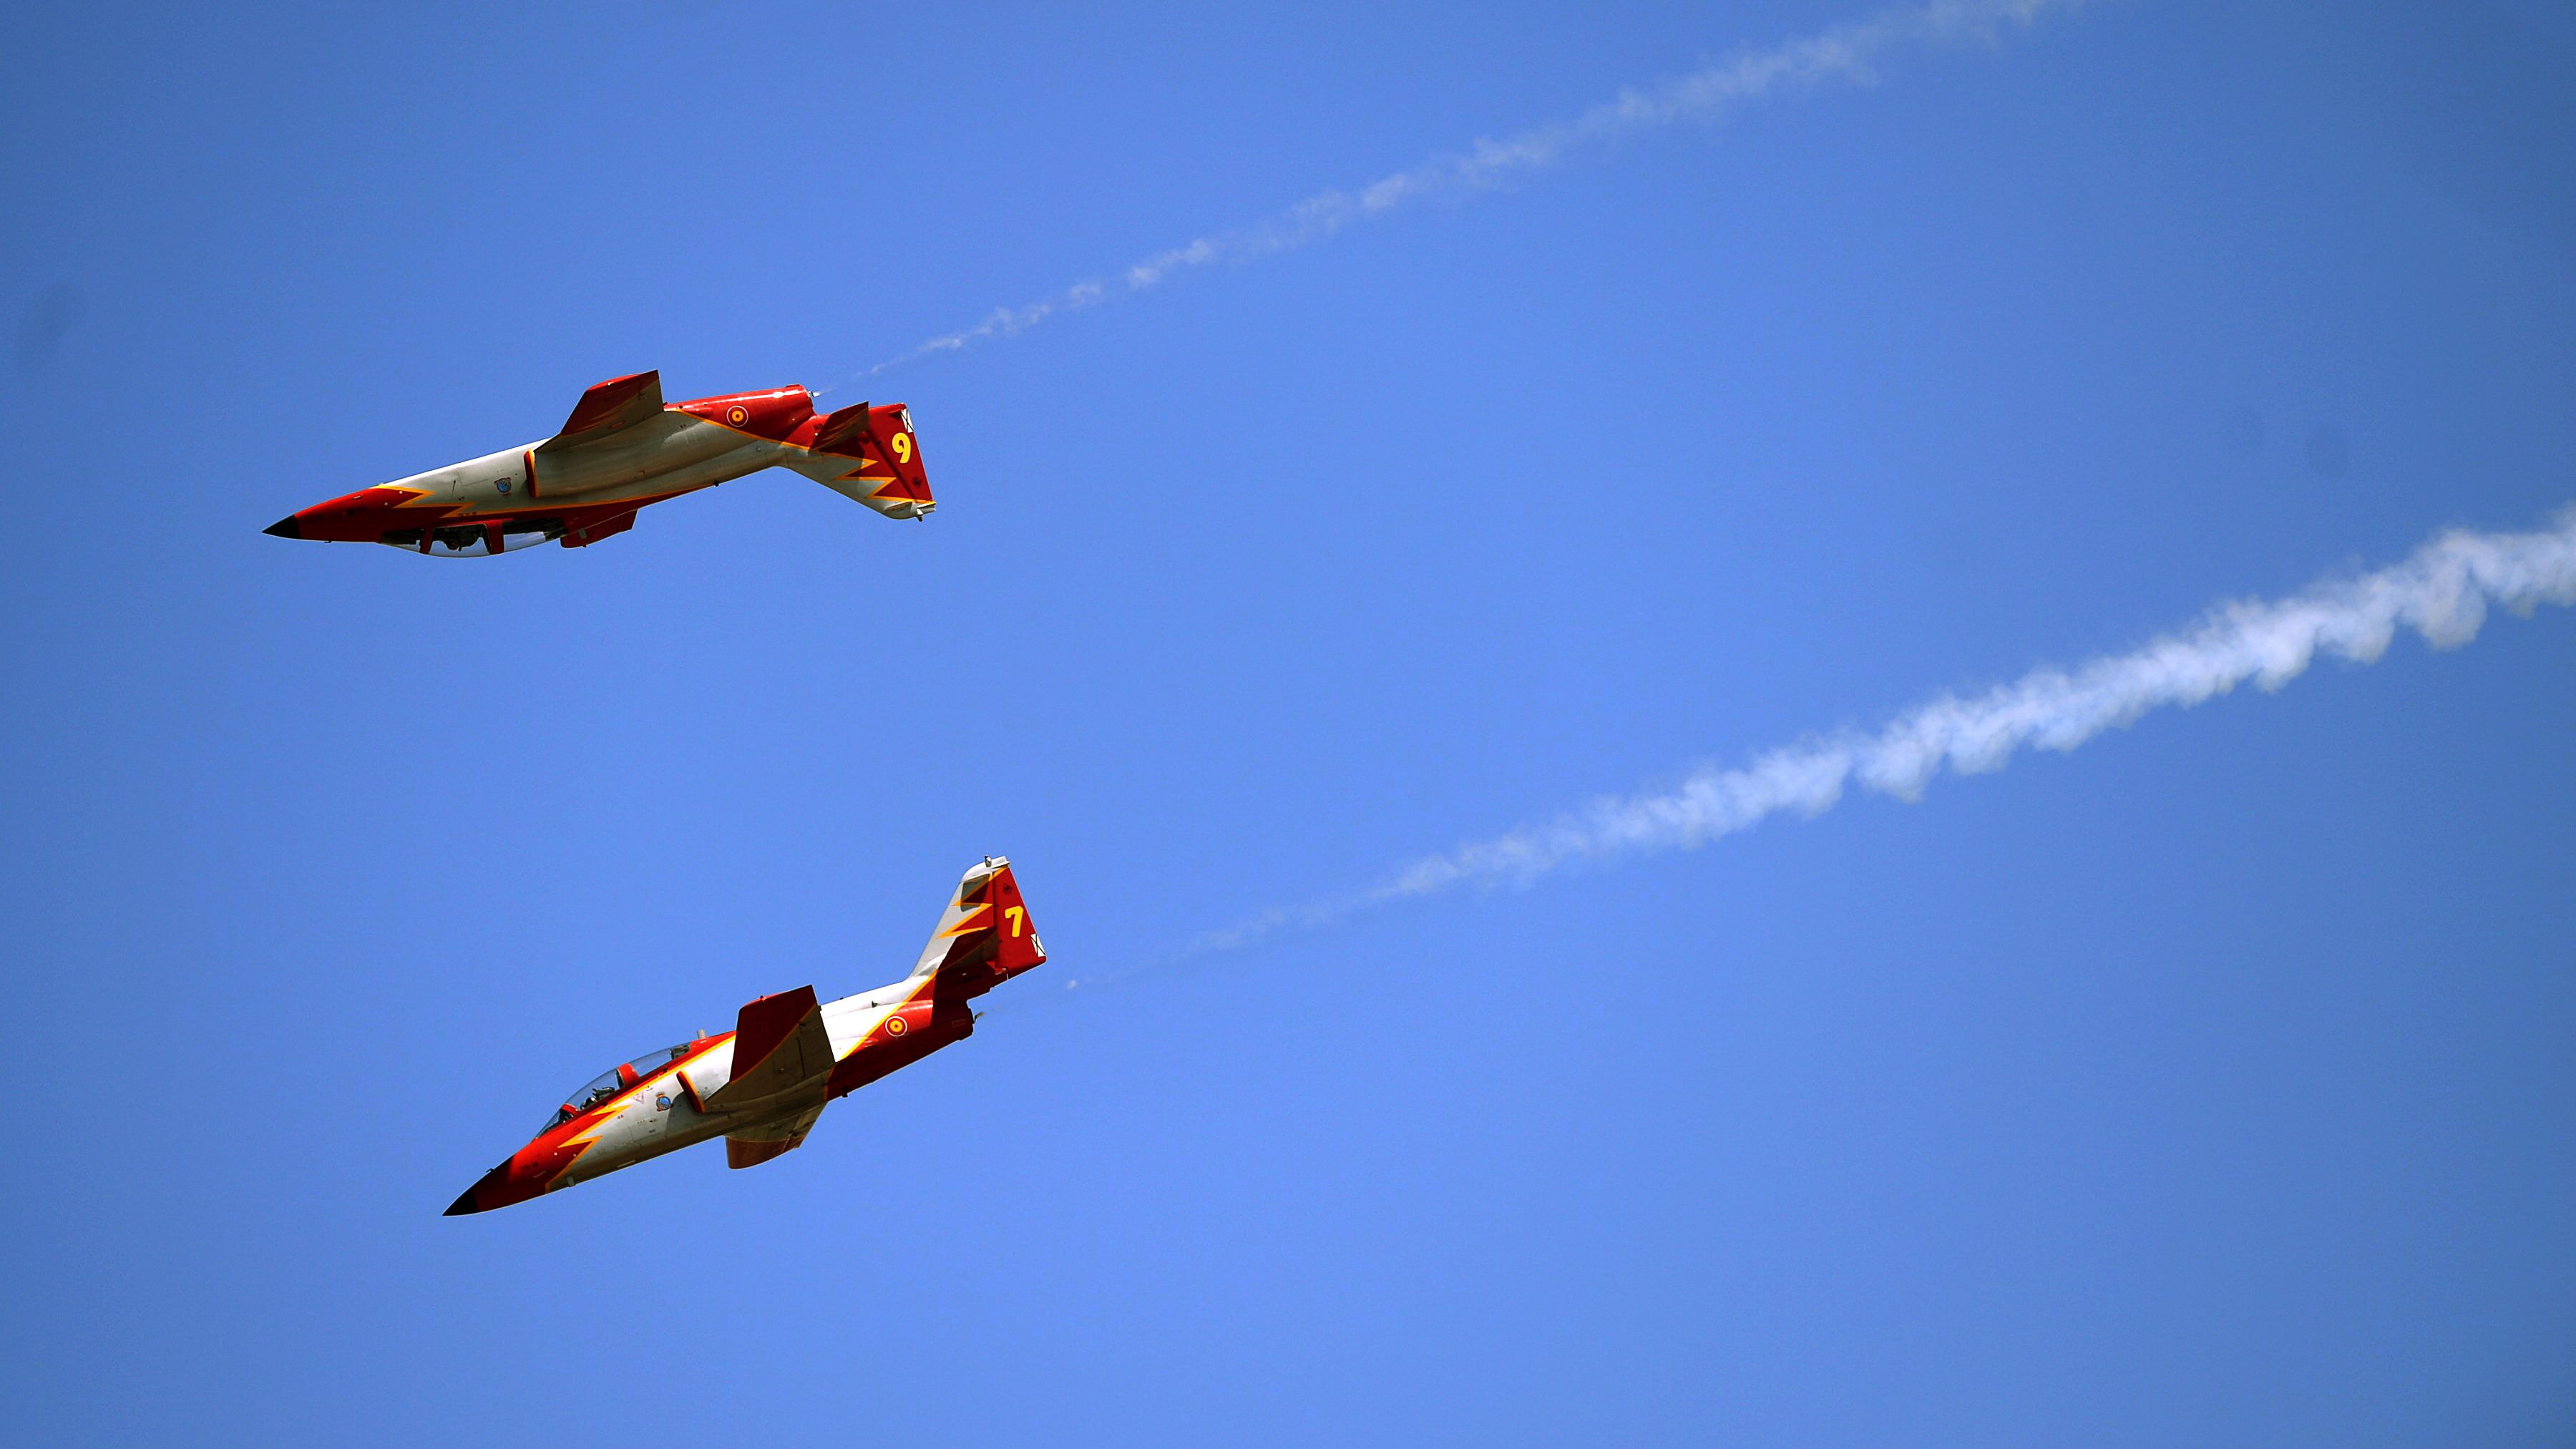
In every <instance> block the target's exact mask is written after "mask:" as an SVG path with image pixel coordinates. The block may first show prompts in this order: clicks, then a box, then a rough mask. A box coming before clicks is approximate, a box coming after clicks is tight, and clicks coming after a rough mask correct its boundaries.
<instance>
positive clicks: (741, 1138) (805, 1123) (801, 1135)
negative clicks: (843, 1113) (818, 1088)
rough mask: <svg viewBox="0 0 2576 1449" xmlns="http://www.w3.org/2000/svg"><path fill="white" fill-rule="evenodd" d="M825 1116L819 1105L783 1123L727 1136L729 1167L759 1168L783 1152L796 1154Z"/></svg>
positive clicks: (761, 1126) (744, 1129)
mask: <svg viewBox="0 0 2576 1449" xmlns="http://www.w3.org/2000/svg"><path fill="white" fill-rule="evenodd" d="M822 1115H823V1108H822V1107H821V1105H820V1104H817V1105H815V1106H812V1107H808V1108H806V1109H805V1110H804V1111H802V1112H799V1113H797V1114H796V1115H795V1116H793V1117H790V1118H786V1119H784V1120H781V1121H776V1122H763V1123H761V1124H760V1125H759V1126H757V1127H745V1128H743V1129H742V1130H741V1131H739V1132H728V1133H726V1134H725V1166H727V1167H758V1166H759V1165H760V1164H762V1163H764V1162H767V1161H768V1160H769V1159H771V1158H773V1157H776V1156H779V1155H780V1154H782V1153H788V1152H793V1151H795V1150H796V1149H797V1148H799V1147H802V1146H804V1145H805V1134H806V1133H808V1132H811V1131H813V1130H814V1119H816V1118H818V1117H820V1116H822Z"/></svg>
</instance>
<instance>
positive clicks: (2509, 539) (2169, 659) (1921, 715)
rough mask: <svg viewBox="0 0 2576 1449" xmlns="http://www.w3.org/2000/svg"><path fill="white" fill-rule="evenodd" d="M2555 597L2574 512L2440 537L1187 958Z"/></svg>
mask: <svg viewBox="0 0 2576 1449" xmlns="http://www.w3.org/2000/svg"><path fill="white" fill-rule="evenodd" d="M2543 603H2550V604H2576V507H2572V508H2569V509H2567V510H2566V511H2564V512H2562V513H2561V514H2560V515H2559V517H2558V521H2557V525H2556V526H2555V527H2554V528H2551V529H2547V530H2544V531H2541V532H2536V533H2468V532H2461V531H2454V532H2449V533H2444V534H2440V535H2437V536H2436V537H2434V538H2433V539H2432V540H2430V541H2429V542H2427V543H2425V544H2424V545H2423V546H2422V547H2420V548H2418V549H2416V550H2415V552H2414V554H2413V555H2411V556H2410V557H2408V558H2407V559H2406V560H2405V561H2404V562H2402V563H2398V564H2394V565H2391V566H2390V567H2388V568H2384V569H2381V570H2379V571H2378V572H2376V573H2369V574H2364V575H2362V576H2361V577H2359V578H2355V579H2348V580H2343V581H2340V582H2328V583H2322V584H2318V585H2316V586H2315V587H2313V588H2310V589H2308V590H2306V591H2305V592H2303V593H2299V594H2294V595H2292V596H2290V597H2288V598H2285V599H2275V600H2260V599H2254V600H2244V601H2240V602H2236V603H2229V604H2222V605H2220V606H2219V607H2217V608H2215V609H2212V610H2211V611H2210V612H2209V613H2208V614H2206V615H2204V616H2203V617H2202V618H2201V619H2200V621H2199V622H2197V623H2195V624H2193V625H2191V626H2190V627H2188V628H2186V629H2183V630H2181V631H2180V632H2177V633H2173V634H2167V635H2165V636H2163V637H2161V638H2158V639H2153V640H2150V641H2148V642H2147V643H2146V644H2145V645H2143V646H2142V647H2140V648H2137V649H2134V650H2131V651H2130V652H2128V653H2126V654H2112V655H2105V656H2104V657H2102V658H2099V659H2096V660H2093V661H2092V662H2090V663H2088V664H2085V665H2082V666H2080V667H2079V668H2077V669H2075V670H2073V671H2072V672H2067V671H2062V670H2056V669H2041V670H2036V671H2034V672H2032V673H2030V674H2026V675H2024V676H2022V677H2021V678H2020V679H2018V680H2015V681H2014V682H2012V683H2011V684H2007V685H2003V686H2001V687H1999V688H1996V689H1994V690H1991V691H1988V692H1987V693H1985V694H1982V695H1978V696H1976V697H1974V698H1971V699H1959V698H1957V697H1955V696H1948V695H1945V696H1943V697H1941V698H1939V699H1936V700H1933V701H1932V702H1931V703H1929V704H1925V705H1921V706H1918V707H1916V708H1914V709H1911V710H1908V711H1906V712H1905V713H1904V714H1901V715H1898V716H1897V717H1896V718H1895V719H1894V720H1892V721H1890V722H1889V723H1888V724H1887V725H1886V726H1884V727H1883V728H1881V729H1880V730H1879V731H1878V732H1877V733H1875V734H1845V735H1838V736H1833V737H1829V738H1825V739H1819V740H1811V741H1808V742H1805V743H1802V744H1795V745H1790V746H1787V747H1786V748H1783V749H1777V750H1773V751H1771V752H1770V753H1769V754H1766V755H1762V756H1760V757H1758V758H1756V759H1755V760H1754V761H1753V762H1752V763H1751V764H1749V765H1744V766H1741V767H1738V768H1735V769H1704V770H1702V771H1700V772H1698V773H1697V774H1694V775H1692V776H1691V777H1690V778H1689V779H1688V780H1685V781H1684V782H1683V783H1682V784H1681V785H1680V786H1678V787H1676V788H1673V789H1670V790H1661V791H1655V792H1651V793H1646V794H1638V795H1629V796H1624V797H1612V798H1607V799H1603V800H1599V801H1596V802H1594V803H1593V804H1592V805H1591V806H1590V807H1589V808H1587V809H1585V810H1582V811H1579V812H1576V813H1573V814H1569V815H1565V816H1562V817H1559V818H1558V819H1556V820H1554V821H1551V822H1549V823H1547V824H1545V825H1536V826H1526V827H1523V828H1521V829H1518V830H1514V831H1511V832H1510V833H1508V834H1504V835H1499V836H1496V837H1494V838H1493V839H1491V840H1482V841H1477V842H1475V843H1473V844H1469V845H1464V846H1460V847H1459V848H1458V849H1456V850H1453V851H1450V852H1448V853H1447V854H1445V855H1434V856H1429V857H1426V858H1424V859H1422V860H1418V861H1415V862H1414V863H1413V864H1411V865H1409V866H1407V867H1405V868H1404V869H1403V870H1402V871H1400V872H1399V873H1397V875H1396V876H1395V878H1394V879H1393V880H1392V881H1390V882H1388V883H1387V884H1385V885H1383V886H1380V887H1378V888H1377V889H1375V890H1373V891H1369V892H1366V893H1363V894H1359V895H1354V896H1349V897H1345V898H1342V899H1340V900H1335V901H1329V902H1325V903H1322V904H1318V905H1315V906H1309V907H1306V908H1304V909H1301V910H1295V911H1282V910H1273V911H1268V912H1265V913H1263V914H1262V915H1260V916H1257V917H1255V918H1253V919H1252V920H1250V921H1247V922H1245V923H1243V924H1242V925H1240V926H1237V927H1236V928H1234V929H1233V930H1229V931H1216V932H1210V933H1208V934H1206V935H1203V936H1201V937H1199V938H1198V939H1197V940H1196V941H1194V942H1192V943H1191V947H1190V949H1191V950H1193V951H1208V950H1226V949H1229V948H1232V947H1235V946H1240V945H1243V944H1246V943H1247V942H1250V941H1252V940H1255V939H1258V938H1259V937H1262V936H1265V935H1268V934H1270V933H1271V932H1273V931H1276V930H1278V929H1280V928H1282V927H1286V926H1313V925H1322V924H1325V923H1328V922H1330V921H1332V920H1335V919H1337V918H1339V917H1341V916H1343V915H1345V914H1347V913H1349V912H1350V911H1353V910H1356V909H1358V908H1360V907H1363V906H1368V905H1375V904H1382V903H1384V902H1388V901H1394V900H1400V899H1403V898H1406V897H1411V896H1423V895H1430V894H1432V893H1434V892H1437V891H1443V890H1447V889H1449V888H1451V887H1453V886H1459V885H1469V884H1481V885H1502V884H1510V885H1526V884H1528V883H1529V882H1531V881H1533V880H1535V879H1537V878H1538V877H1539V876H1542V875H1545V874H1547V873H1548V872H1550V871H1553V870H1555V869H1557V868H1558V867H1560V866H1564V865H1568V864H1571V863H1576V862H1582V861H1598V860H1605V859H1609V858H1612V857H1616V856H1623V855H1632V854H1639V853H1644V852H1652V851H1664V850H1695V849H1697V848H1699V847H1700V846H1703V845H1706V844H1708V843H1709V842H1710V841H1713V840H1716V839H1719V838H1720V837H1722V836H1727V835H1732V834H1734V833H1736V832H1737V831H1740V830H1746V829H1749V828H1751V827H1752V826H1754V825H1756V824H1758V823H1760V822H1761V821H1763V820H1765V819H1768V818H1769V817H1771V816H1773V815H1777V814H1780V813H1782V812H1783V811H1794V812H1796V813H1797V814H1799V815H1804V816H1812V815H1816V814H1819V813H1821V812H1823V811H1825V810H1827V809H1830V808H1832V806H1833V805H1834V804H1835V802H1837V801H1839V800H1840V799H1841V798H1842V795H1843V790H1844V788H1845V787H1846V786H1848V785H1851V784H1853V783H1855V782H1857V783H1859V784H1861V785H1863V786H1866V787H1868V788H1869V789H1872V790H1877V791H1879V792H1881V793H1883V794H1887V795H1893V796H1895V797H1896V798H1898V799H1900V800H1913V799H1915V798H1917V797H1919V796H1920V795H1921V794H1922V793H1923V789H1924V787H1925V786H1926V785H1928V784H1930V783H1931V781H1932V777H1933V776H1935V775H1937V774H1939V773H1941V771H1942V769H1943V768H1944V767H1947V768H1948V769H1949V770H1950V771H1952V772H1953V773H1956V774H1961V775H1977V774H1983V773H1985V772H1987V771H1989V770H1999V769H2002V768H2003V766H2004V764H2005V762H2007V761H2009V760H2010V759H2011V758H2012V757H2013V755H2014V754H2016V753H2017V752H2019V751H2021V750H2022V749H2024V748H2028V747H2036V748H2039V749H2047V750H2071V749H2074V748H2075V747H2076V746H2077V745H2080V744H2083V743H2084V742H2085V741H2087V740H2089V739H2092V738H2093V737H2094V736H2095V735H2098V734H2100V733H2101V732H2102V731H2104V730H2107V729H2112V728H2115V727H2117V726H2121V725H2126V724H2128V723H2130V722H2131V721H2133V720H2135V719H2137V718H2138V717H2139V716H2140V715H2143V714H2145V713H2146V712H2147V711H2149V710H2153V709H2162V708H2166V707H2170V706H2186V707H2187V706H2190V705H2195V704H2199V703H2200V702H2202V701H2203V700H2206V699H2209V698H2211V697H2212V696H2214V695H2220V694H2225V693H2227V692H2228V691H2230V690H2232V689H2234V688H2235V687H2236V686H2237V685H2239V684H2243V683H2245V682H2246V681H2247V680H2252V681H2253V682H2254V684H2255V685H2256V687H2258V688H2261V689H2264V690H2275V689H2279V688H2280V687H2281V686H2283V685H2285V684H2288V683H2289V682H2290V681H2291V680H2293V679H2296V678H2298V677H2299V675H2300V674H2302V673H2304V672H2305V671H2306V670H2307V667H2308V665H2309V664H2310V663H2312V662H2314V660H2315V659H2316V657H2317V656H2318V655H2319V654H2321V653H2322V654H2327V655H2331V656H2333V657H2335V658H2339V659H2348V660H2351V661H2353V662H2354V663H2357V664H2368V663H2372V662H2373V661H2375V660H2377V659H2378V658H2379V656H2380V655H2381V654H2382V653H2384V652H2385V651H2386V650H2387V648H2388V645H2389V641H2390V640H2391V639H2393V638H2394V637H2395V636H2396V633H2397V630H2398V629H2399V627H2400V626H2403V627H2405V628H2409V629H2412V630H2414V631H2415V632H2416V633H2417V634H2420V635H2422V636H2423V638H2424V642H2425V643H2427V644H2429V645H2431V646H2432V647H2433V648H2435V649H2451V648H2456V647H2458V646H2460V645H2462V644H2466V643H2468V642H2469V641H2470V640H2471V639H2474V638H2476V637H2477V633H2478V629H2479V627H2480V626H2481V625H2482V624H2484V623H2485V622H2486V615H2487V609H2488V607H2489V606H2490V605H2501V606H2502V607H2504V608H2505V609H2507V610H2510V611H2511V612H2513V613H2515V614H2517V615H2523V616H2528V615H2529V614H2530V612H2531V611H2532V610H2533V609H2534V608H2535V607H2537V606H2538V605H2540V604H2543Z"/></svg>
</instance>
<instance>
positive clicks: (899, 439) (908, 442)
mask: <svg viewBox="0 0 2576 1449" xmlns="http://www.w3.org/2000/svg"><path fill="white" fill-rule="evenodd" d="M894 460H895V461H896V462H898V463H909V462H911V461H912V434H910V433H897V434H895V435H894Z"/></svg>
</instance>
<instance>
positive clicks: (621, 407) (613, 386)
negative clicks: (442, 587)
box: [537, 370, 662, 448]
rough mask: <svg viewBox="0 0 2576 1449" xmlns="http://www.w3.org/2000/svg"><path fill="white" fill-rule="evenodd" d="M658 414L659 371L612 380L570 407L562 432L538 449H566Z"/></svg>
mask: <svg viewBox="0 0 2576 1449" xmlns="http://www.w3.org/2000/svg"><path fill="white" fill-rule="evenodd" d="M661 415H662V374H661V373H660V372H659V371H658V370H657V371H653V372H639V373H635V374H633V375H631V376H628V377H612V378H610V379H609V380H608V381H606V382H603V383H596V384H593V385H592V387H591V389H590V391H588V392H586V393H583V394H582V395H581V401H580V402H577V403H575V404H573V409H572V416H571V417H568V418H566V419H564V425H563V431H561V432H559V433H556V434H555V435H554V436H553V437H551V438H548V439H546V440H545V441H544V442H542V443H539V444H538V445H537V446H538V447H540V448H569V447H573V446H575V445H577V444H581V443H587V442H591V441H593V440H594V439H598V438H604V437H607V436H608V435H609V434H610V433H613V432H616V431H618V430H619V429H621V428H631V427H633V426H635V425H636V424H637V423H640V422H645V421H648V420H650V419H653V418H657V417H660V416H661Z"/></svg>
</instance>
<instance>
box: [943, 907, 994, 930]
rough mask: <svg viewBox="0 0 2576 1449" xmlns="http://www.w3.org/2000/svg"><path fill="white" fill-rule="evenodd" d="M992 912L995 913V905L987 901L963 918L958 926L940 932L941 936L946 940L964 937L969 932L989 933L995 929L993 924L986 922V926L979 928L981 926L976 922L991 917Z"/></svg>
mask: <svg viewBox="0 0 2576 1449" xmlns="http://www.w3.org/2000/svg"><path fill="white" fill-rule="evenodd" d="M992 912H993V903H992V902H990V901H986V902H985V903H984V904H982V905H980V906H977V907H976V908H975V909H973V910H971V911H968V912H967V913H966V914H965V916H964V917H963V918H961V919H960V920H959V921H958V922H957V924H956V925H953V926H951V927H949V928H948V929H947V930H945V931H942V932H940V933H939V934H940V936H941V937H942V938H943V939H944V938H946V937H949V936H963V935H965V934H966V933H967V932H969V931H989V930H991V929H992V928H993V923H992V922H990V921H986V922H984V924H982V925H980V926H979V925H977V924H976V923H975V922H976V920H977V918H979V917H982V916H988V915H991V914H992Z"/></svg>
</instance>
